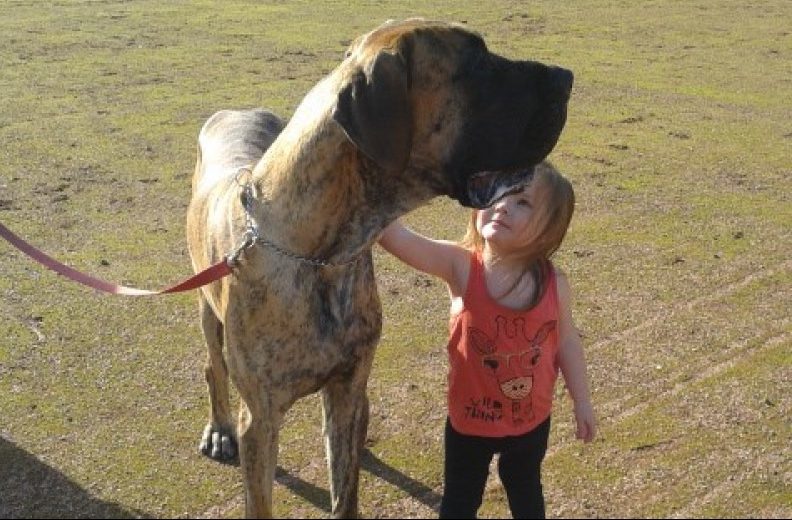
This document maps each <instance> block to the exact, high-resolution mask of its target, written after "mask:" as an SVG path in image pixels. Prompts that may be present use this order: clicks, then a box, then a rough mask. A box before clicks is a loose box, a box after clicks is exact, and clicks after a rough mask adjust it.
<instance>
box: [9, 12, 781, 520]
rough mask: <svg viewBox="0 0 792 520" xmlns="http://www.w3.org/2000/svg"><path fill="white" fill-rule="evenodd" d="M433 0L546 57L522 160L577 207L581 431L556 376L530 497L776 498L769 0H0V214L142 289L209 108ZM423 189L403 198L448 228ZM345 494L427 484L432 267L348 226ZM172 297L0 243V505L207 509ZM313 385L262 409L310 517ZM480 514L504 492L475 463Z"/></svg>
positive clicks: (314, 68) (254, 96) (773, 67)
mask: <svg viewBox="0 0 792 520" xmlns="http://www.w3.org/2000/svg"><path fill="white" fill-rule="evenodd" d="M413 15H423V16H426V17H428V18H436V19H442V20H449V21H460V22H464V23H466V24H467V25H468V26H469V27H471V28H473V29H475V30H477V31H479V32H480V33H481V34H482V35H483V36H484V37H485V39H486V40H487V42H488V44H489V46H490V48H491V49H492V50H493V51H495V52H498V53H500V54H503V55H505V56H508V57H511V58H518V57H519V58H526V59H538V60H541V61H545V62H548V63H555V64H560V65H563V66H566V67H569V68H571V69H572V70H573V71H574V72H575V75H576V83H575V88H574V91H573V96H572V101H571V103H570V111H569V121H568V123H567V127H566V129H565V131H564V134H563V135H562V137H561V140H560V141H559V144H558V146H557V147H556V149H555V150H554V152H553V153H552V154H551V156H550V159H551V161H552V162H553V163H554V164H555V165H556V166H557V167H559V169H561V170H562V171H564V172H565V173H566V174H567V175H568V176H569V178H570V179H571V180H572V181H573V184H574V186H575V190H576V194H577V199H578V204H577V208H576V214H575V217H574V219H573V225H572V228H571V230H570V234H569V235H568V238H567V240H566V242H565V244H564V246H563V248H562V250H561V251H560V252H559V254H558V255H557V257H556V262H557V264H558V265H560V266H561V267H562V268H563V269H565V270H566V271H567V272H568V274H569V276H570V279H571V281H572V284H573V289H574V291H575V294H576V300H575V304H574V314H575V319H576V322H577V325H578V327H579V328H580V329H581V331H582V334H583V337H584V341H585V344H586V347H587V359H588V362H589V370H590V377H591V380H592V390H593V399H594V403H595V407H596V409H597V411H598V414H599V419H600V427H601V431H600V436H599V438H598V439H597V440H596V442H594V443H593V444H591V445H587V446H583V445H581V444H579V443H578V442H576V441H575V440H574V430H573V423H572V421H571V419H572V412H571V409H570V406H569V404H570V403H569V401H568V399H567V398H566V397H565V396H564V390H563V385H559V389H558V398H557V408H556V412H555V414H554V423H553V429H552V433H551V448H550V451H549V454H548V458H547V460H546V463H545V466H544V468H545V469H544V477H545V492H546V497H547V507H548V514H549V515H550V516H551V517H570V516H575V517H620V518H631V517H636V518H637V517H657V518H659V517H679V518H683V517H706V518H743V517H753V518H773V517H775V518H789V517H790V516H792V448H791V447H790V446H792V421H790V417H792V348H791V347H792V339H791V338H790V329H791V327H790V309H791V308H792V283H791V282H792V261H790V256H791V255H790V252H792V242H791V240H790V238H791V237H790V230H791V229H792V204H790V193H792V104H790V99H792V69H790V60H791V59H792V34H791V33H790V27H791V26H792V4H791V3H789V2H785V1H782V0H767V1H765V2H761V3H759V2H737V1H730V0H720V1H715V0H713V1H704V0H698V1H691V2H678V1H674V0H653V1H647V2H627V1H615V0H614V1H602V0H575V1H570V2H554V1H551V0H535V1H531V2H520V1H516V0H513V1H508V0H503V1H498V0H495V1H490V2H457V1H450V0H449V1H431V2H430V1H426V2H419V1H412V2H393V3H388V2H362V1H352V2H350V1H345V2H340V1H339V2H335V1H333V2H309V1H304V2H299V1H290V2H282V1H272V2H254V1H247V2H246V1H240V0H229V1H225V2H210V1H186V0H185V1H179V2H158V1H151V0H137V1H133V2H129V1H121V0H118V1H110V0H108V1H78V0H70V1H67V0H63V1H51V2H38V1H32V0H30V1H22V0H5V1H3V2H2V3H0V34H3V42H2V45H0V222H2V223H4V224H5V225H7V226H8V227H10V228H11V229H13V230H14V231H16V232H17V233H19V234H20V235H22V236H24V237H26V238H27V239H28V240H30V241H32V242H33V243H34V244H36V245H37V246H39V247H41V248H42V249H44V250H45V251H47V252H49V253H50V254H52V255H53V256H55V257H57V258H59V259H60V260H62V261H64V262H66V263H68V264H70V265H72V266H74V267H76V268H78V269H82V270H85V271H87V272H89V273H93V274H95V275H97V276H100V277H103V278H106V279H108V280H112V281H116V282H123V283H126V284H130V285H133V286H136V287H145V288H158V287H161V286H164V285H167V284H169V283H172V282H175V281H177V280H179V279H182V278H184V277H186V276H187V275H189V274H190V262H189V258H188V255H187V252H186V244H185V239H184V215H185V210H186V206H187V203H188V198H189V186H190V175H191V170H192V168H193V165H194V161H195V140H196V136H197V132H198V130H199V128H200V126H201V125H202V123H203V121H205V119H206V118H207V117H208V116H210V115H211V114H212V113H213V112H215V111H216V110H218V109H222V108H245V107H252V106H265V107H268V108H270V109H272V110H273V111H275V112H276V113H278V114H280V115H282V116H284V117H288V116H289V115H290V114H291V113H292V111H293V110H294V108H295V107H296V105H297V104H298V103H299V101H300V99H301V98H302V96H303V95H304V94H305V93H306V92H307V90H308V89H309V88H310V87H311V86H312V85H313V84H314V83H315V82H316V81H317V80H318V79H319V78H320V77H322V76H323V75H324V74H325V73H327V72H328V71H329V70H331V69H332V68H333V67H334V66H335V64H337V63H338V62H339V61H340V59H341V56H342V54H343V51H344V49H345V47H346V45H347V44H348V43H349V42H350V41H351V40H352V39H353V38H354V37H356V36H357V35H358V34H360V33H362V32H365V31H367V30H369V29H371V28H372V27H374V26H376V25H378V24H379V23H381V22H382V21H384V20H385V19H387V18H402V17H406V16H413ZM466 216H467V212H466V211H465V210H463V209H461V208H458V207H457V206H456V205H455V204H454V203H453V202H452V201H450V200H448V199H436V200H435V201H433V202H432V203H430V204H428V205H427V206H425V207H423V208H421V209H420V210H418V211H417V212H415V213H413V214H411V215H409V216H408V217H407V219H406V220H407V221H408V222H409V223H410V224H411V225H412V226H413V227H415V228H416V229H417V230H419V231H421V232H423V233H426V234H429V235H432V236H435V237H439V238H448V239H454V238H459V236H460V235H461V234H462V232H463V228H464V225H465V221H466ZM375 258H376V262H377V267H378V283H379V287H380V294H381V298H382V300H383V306H384V315H385V328H384V331H383V338H382V342H381V344H380V347H379V350H378V352H377V358H376V362H375V368H374V371H373V373H372V377H371V380H370V382H369V397H370V400H371V403H372V410H371V416H372V418H371V425H370V428H369V430H370V431H369V439H368V443H367V444H368V448H369V450H368V452H367V454H366V457H365V460H364V464H363V471H362V476H361V479H362V483H361V512H362V514H363V515H364V516H367V517H390V518H400V517H402V518H403V517H427V516H428V517H432V516H436V512H435V510H436V506H437V504H438V502H439V497H440V494H441V492H442V442H441V434H442V427H443V423H444V418H445V408H444V406H445V371H446V364H445V363H446V361H445V351H444V346H445V339H446V338H445V334H446V319H447V301H446V300H447V298H446V295H445V289H444V287H442V285H441V284H440V283H438V282H437V281H434V280H431V279H429V278H427V277H424V276H422V275H418V274H416V273H415V272H412V271H409V270H408V269H407V268H405V267H403V266H402V265H400V264H398V263H397V262H396V261H394V260H393V259H392V258H389V257H387V256H386V255H384V254H383V253H382V251H381V250H379V249H376V250H375ZM203 361H204V347H203V342H202V338H201V336H200V332H199V328H198V320H197V305H196V298H195V297H194V295H182V296H171V297H164V298H156V299H130V298H121V297H114V296H104V295H97V294H95V293H93V292H91V291H90V290H87V289H85V288H83V287H81V286H77V285H75V284H73V283H70V282H68V281H66V280H64V279H62V278H60V277H57V276H56V275H54V274H52V273H50V272H48V271H46V270H44V269H42V268H41V267H39V266H37V265H35V264H33V263H32V262H31V261H29V260H28V259H27V258H26V257H24V256H23V255H21V254H20V253H18V252H16V251H13V250H12V249H11V248H10V246H8V244H5V243H0V417H2V419H0V517H35V518H43V517H75V516H79V517H94V518H115V517H136V516H137V517H211V518H214V517H234V516H240V515H241V514H243V512H244V504H243V496H242V487H241V476H240V474H239V470H238V469H237V468H235V467H230V466H221V465H218V464H215V463H212V462H210V461H209V460H208V459H205V458H203V457H201V456H199V455H198V453H197V445H198V441H199V437H200V434H201V431H202V428H203V426H204V423H205V420H206V416H207V406H208V402H207V396H206V391H205V384H204V381H203V372H202V366H203ZM320 422H321V419H320V412H319V400H318V399H317V398H316V397H315V396H312V397H309V398H306V399H304V400H303V401H301V402H300V403H298V405H297V406H296V407H295V408H294V409H293V410H292V411H291V412H290V413H289V415H288V417H287V420H286V423H285V425H284V428H283V432H282V442H281V451H280V459H279V466H280V470H279V475H278V483H277V485H276V490H275V512H276V514H277V515H279V516H285V517H293V518H298V517H306V518H315V517H323V516H327V515H328V512H329V492H328V483H327V471H326V464H325V461H324V453H323V447H322V442H321V439H320V429H321V428H320ZM482 515H483V516H487V517H499V516H504V515H508V510H507V508H506V505H505V497H504V494H503V491H502V489H501V487H500V485H499V483H498V482H497V478H494V477H493V478H491V480H490V482H489V483H488V486H487V493H486V497H485V504H484V507H483V510H482Z"/></svg>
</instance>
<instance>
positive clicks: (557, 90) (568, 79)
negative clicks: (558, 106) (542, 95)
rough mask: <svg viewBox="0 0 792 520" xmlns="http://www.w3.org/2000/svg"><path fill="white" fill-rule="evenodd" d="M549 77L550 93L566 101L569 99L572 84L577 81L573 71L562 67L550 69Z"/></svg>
mask: <svg viewBox="0 0 792 520" xmlns="http://www.w3.org/2000/svg"><path fill="white" fill-rule="evenodd" d="M547 77H548V85H549V90H550V92H551V93H552V94H553V95H554V96H558V97H560V98H563V99H564V100H566V99H569V95H570V94H571V93H572V83H573V82H574V81H575V75H574V74H572V71H571V70H567V69H564V68H562V67H549V70H548V75H547Z"/></svg>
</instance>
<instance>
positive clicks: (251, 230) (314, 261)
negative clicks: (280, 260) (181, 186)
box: [226, 166, 361, 267]
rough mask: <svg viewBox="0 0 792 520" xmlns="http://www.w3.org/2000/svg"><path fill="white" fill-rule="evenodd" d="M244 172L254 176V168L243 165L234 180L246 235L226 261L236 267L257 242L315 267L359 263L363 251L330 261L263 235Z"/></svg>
mask: <svg viewBox="0 0 792 520" xmlns="http://www.w3.org/2000/svg"><path fill="white" fill-rule="evenodd" d="M243 173H250V174H251V176H252V174H253V170H251V168H250V167H246V166H243V167H242V168H240V169H239V170H238V171H237V173H236V175H234V182H235V183H236V184H237V185H238V186H239V187H240V188H242V207H243V209H244V210H245V235H244V237H243V239H242V242H241V243H240V244H239V245H238V246H237V247H236V249H234V250H233V251H232V252H231V253H230V254H229V255H228V256H227V257H226V261H227V262H228V265H229V266H231V267H236V266H237V265H238V263H239V257H240V256H241V255H242V252H243V251H245V250H246V249H250V248H251V247H253V246H254V245H255V244H257V243H258V244H262V245H263V246H265V247H268V248H270V249H272V250H273V251H275V252H276V253H278V254H280V255H282V256H285V257H287V258H290V259H292V260H296V261H298V262H302V263H305V264H309V265H312V266H314V267H342V266H347V265H351V264H354V263H357V261H358V260H360V256H361V253H358V254H356V255H355V256H354V257H352V258H350V259H349V260H345V261H343V262H330V261H328V260H323V259H320V258H313V257H309V256H303V255H300V254H297V253H294V252H292V251H289V250H288V249H284V248H283V247H281V246H279V245H277V244H275V243H274V242H272V241H270V240H268V239H266V238H264V237H263V236H261V232H260V230H259V227H258V223H256V221H255V220H254V219H253V201H254V200H255V198H256V192H255V189H254V187H253V183H252V182H251V181H248V182H246V183H244V184H242V183H241V182H240V181H239V178H240V176H241V175H242V174H243Z"/></svg>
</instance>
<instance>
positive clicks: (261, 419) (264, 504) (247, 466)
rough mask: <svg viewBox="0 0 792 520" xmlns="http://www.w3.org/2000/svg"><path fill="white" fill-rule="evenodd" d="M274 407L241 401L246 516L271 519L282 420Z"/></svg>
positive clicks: (240, 431) (240, 444)
mask: <svg viewBox="0 0 792 520" xmlns="http://www.w3.org/2000/svg"><path fill="white" fill-rule="evenodd" d="M240 393H241V392H240ZM275 410H277V407H272V406H266V405H263V404H262V403H255V404H253V403H251V404H250V405H247V403H241V404H240V414H239V425H238V429H239V462H240V465H241V466H242V476H243V480H244V485H245V517H246V518H272V485H273V481H274V480H275V468H276V467H277V463H278V433H279V427H280V422H281V421H280V416H279V415H277V412H276V411H275Z"/></svg>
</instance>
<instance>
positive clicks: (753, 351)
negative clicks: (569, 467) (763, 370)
mask: <svg viewBox="0 0 792 520" xmlns="http://www.w3.org/2000/svg"><path fill="white" fill-rule="evenodd" d="M789 325H790V320H789V319H785V320H783V322H782V329H784V328H788V327H789ZM761 336H762V334H761V333H760V334H757V335H756V336H754V337H752V338H749V339H746V340H742V341H735V342H732V343H731V344H730V345H729V349H728V352H730V353H731V354H734V353H738V354H739V355H737V356H736V357H730V358H729V359H726V360H724V361H722V362H720V363H718V364H716V365H712V366H710V367H709V368H707V369H706V370H704V371H703V372H701V373H700V374H699V375H698V376H696V377H694V378H692V379H688V380H686V381H683V382H679V383H677V384H675V385H674V386H673V387H672V388H670V389H668V390H666V391H664V392H661V393H659V394H656V395H655V397H653V398H652V399H648V400H646V401H643V402H641V403H639V404H637V405H635V406H632V407H630V408H627V409H626V410H623V411H622V412H621V413H619V414H618V415H615V416H613V417H611V418H610V419H609V420H608V426H609V427H612V426H613V425H616V424H618V423H620V422H622V421H624V420H625V419H628V418H630V417H632V416H633V415H635V414H637V413H640V412H642V411H643V410H645V409H646V408H648V407H649V406H651V405H652V404H653V403H655V402H656V401H659V400H662V399H665V398H668V397H675V396H677V395H679V394H681V393H682V392H683V391H685V390H687V389H688V388H690V387H692V386H693V385H696V384H698V383H701V382H702V381H705V380H707V379H710V378H712V377H716V376H718V375H720V374H722V373H723V372H725V371H727V370H729V369H730V368H732V367H734V366H735V365H737V364H738V363H740V362H741V361H743V360H745V359H746V358H748V357H751V356H754V355H758V354H760V353H762V352H764V351H766V350H769V349H771V348H773V347H775V346H776V345H778V344H779V343H783V342H785V341H790V340H792V332H790V331H789V330H786V331H784V332H781V333H780V334H776V335H775V336H772V337H770V338H768V339H767V340H765V341H764V342H763V343H762V344H761V345H759V346H758V347H755V348H751V344H752V343H753V342H754V341H755V340H756V339H757V338H759V337H761ZM732 348H738V349H739V350H732ZM623 401H624V398H620V399H615V400H613V401H609V402H607V403H604V404H603V405H601V408H603V409H605V408H611V407H614V406H618V403H619V402H623ZM601 420H602V417H600V421H601ZM600 426H602V423H600ZM574 442H577V441H572V440H565V441H560V442H557V443H556V444H555V445H554V446H551V447H550V448H548V450H547V455H546V457H548V458H549V457H552V456H553V455H555V454H556V453H558V452H560V451H561V450H564V449H566V448H568V447H570V446H572V445H573V443H574Z"/></svg>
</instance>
